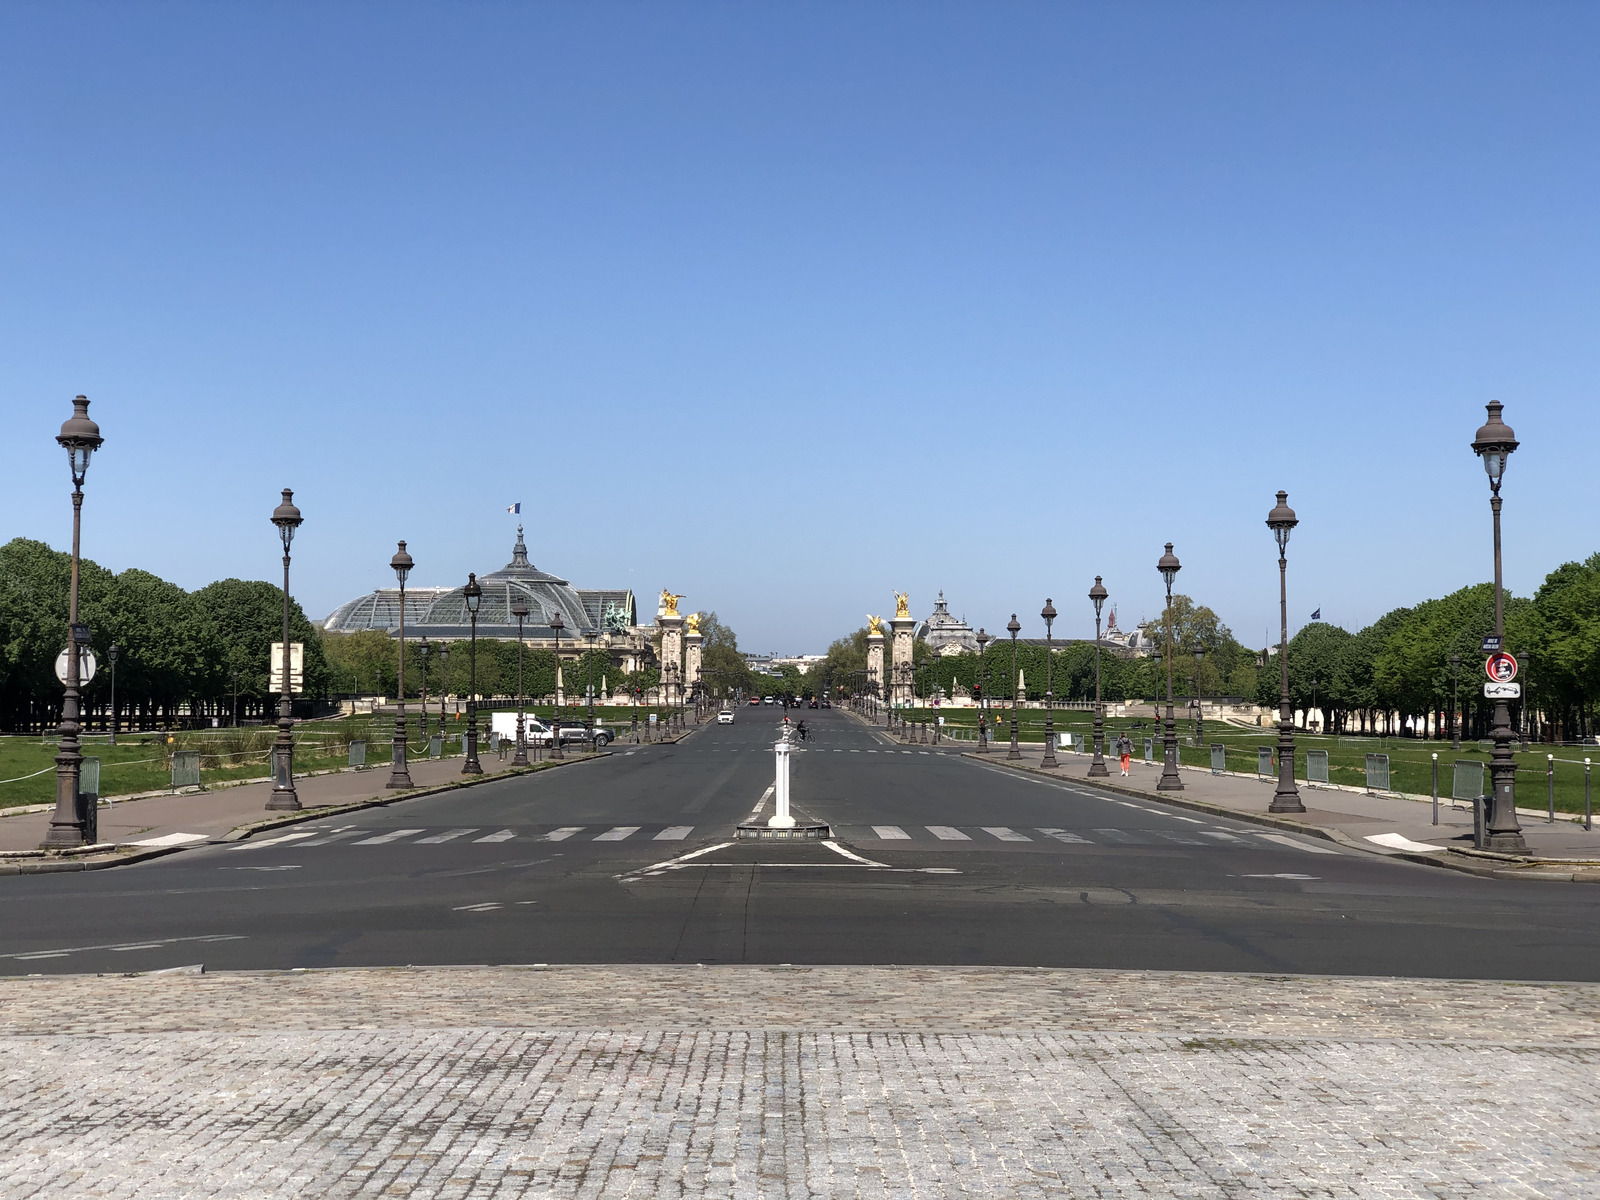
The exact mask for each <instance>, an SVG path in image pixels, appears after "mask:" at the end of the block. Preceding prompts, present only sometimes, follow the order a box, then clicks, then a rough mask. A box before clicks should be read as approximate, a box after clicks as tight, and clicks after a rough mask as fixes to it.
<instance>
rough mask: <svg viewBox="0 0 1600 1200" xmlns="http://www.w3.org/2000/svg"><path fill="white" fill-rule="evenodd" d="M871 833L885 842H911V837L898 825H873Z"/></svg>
mask: <svg viewBox="0 0 1600 1200" xmlns="http://www.w3.org/2000/svg"><path fill="white" fill-rule="evenodd" d="M872 832H873V833H875V834H877V835H878V836H879V837H880V838H882V839H883V840H884V841H886V842H905V841H910V840H911V835H910V834H909V833H907V832H906V831H905V830H904V829H901V828H900V826H898V825H874V826H873V827H872Z"/></svg>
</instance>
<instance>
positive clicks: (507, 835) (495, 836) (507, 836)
mask: <svg viewBox="0 0 1600 1200" xmlns="http://www.w3.org/2000/svg"><path fill="white" fill-rule="evenodd" d="M516 836H517V835H516V834H515V833H513V832H512V831H511V830H509V829H502V830H501V831H500V832H499V833H491V834H489V835H488V836H487V837H481V838H473V839H472V840H473V841H474V842H509V841H510V840H511V839H512V838H514V837H516ZM356 845H358V846H359V845H361V843H360V842H357V843H356Z"/></svg>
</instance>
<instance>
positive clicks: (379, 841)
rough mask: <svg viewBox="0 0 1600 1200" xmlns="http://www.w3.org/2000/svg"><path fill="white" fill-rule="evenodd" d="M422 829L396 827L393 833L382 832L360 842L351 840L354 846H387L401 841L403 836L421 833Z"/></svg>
mask: <svg viewBox="0 0 1600 1200" xmlns="http://www.w3.org/2000/svg"><path fill="white" fill-rule="evenodd" d="M421 832H422V830H420V829H396V830H395V831H394V832H392V833H380V834H379V835H378V836H377V837H370V838H363V839H362V840H361V841H359V842H351V843H350V844H351V845H352V846H386V845H388V844H389V843H390V842H394V841H399V840H400V839H401V838H403V837H410V836H411V835H412V834H414V833H421Z"/></svg>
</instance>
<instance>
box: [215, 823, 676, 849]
mask: <svg viewBox="0 0 1600 1200" xmlns="http://www.w3.org/2000/svg"><path fill="white" fill-rule="evenodd" d="M694 830H695V827H694V826H693V825H609V826H607V825H593V826H585V825H534V826H523V827H520V828H517V829H495V828H494V827H493V826H466V827H459V828H453V829H428V828H423V827H418V828H415V829H386V830H377V829H373V828H371V827H370V826H369V827H366V828H362V827H358V826H343V827H339V828H333V827H329V828H320V829H298V830H294V831H291V832H289V833H284V834H279V835H278V836H276V837H270V838H263V839H261V840H259V841H254V840H252V841H248V842H241V843H239V845H238V846H236V847H233V849H235V850H260V849H262V848H264V847H267V846H293V847H294V849H296V850H304V849H310V848H312V847H315V846H332V845H335V844H337V845H340V846H442V845H445V844H446V843H450V842H454V843H456V844H457V845H466V844H468V843H477V844H484V843H487V844H489V845H496V844H499V843H501V842H513V841H521V842H567V841H574V842H626V841H630V840H631V841H636V842H646V841H651V842H682V841H685V840H687V839H688V837H689V835H690V834H692V833H693V832H694Z"/></svg>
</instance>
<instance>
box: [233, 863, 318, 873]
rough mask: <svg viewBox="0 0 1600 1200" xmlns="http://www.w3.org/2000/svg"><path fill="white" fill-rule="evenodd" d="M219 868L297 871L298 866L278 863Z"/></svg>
mask: <svg viewBox="0 0 1600 1200" xmlns="http://www.w3.org/2000/svg"><path fill="white" fill-rule="evenodd" d="M220 869H221V870H224V871H298V870H299V869H300V868H299V866H298V865H295V866H290V865H289V864H287V863H279V864H277V865H276V866H271V867H222V868H220Z"/></svg>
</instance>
